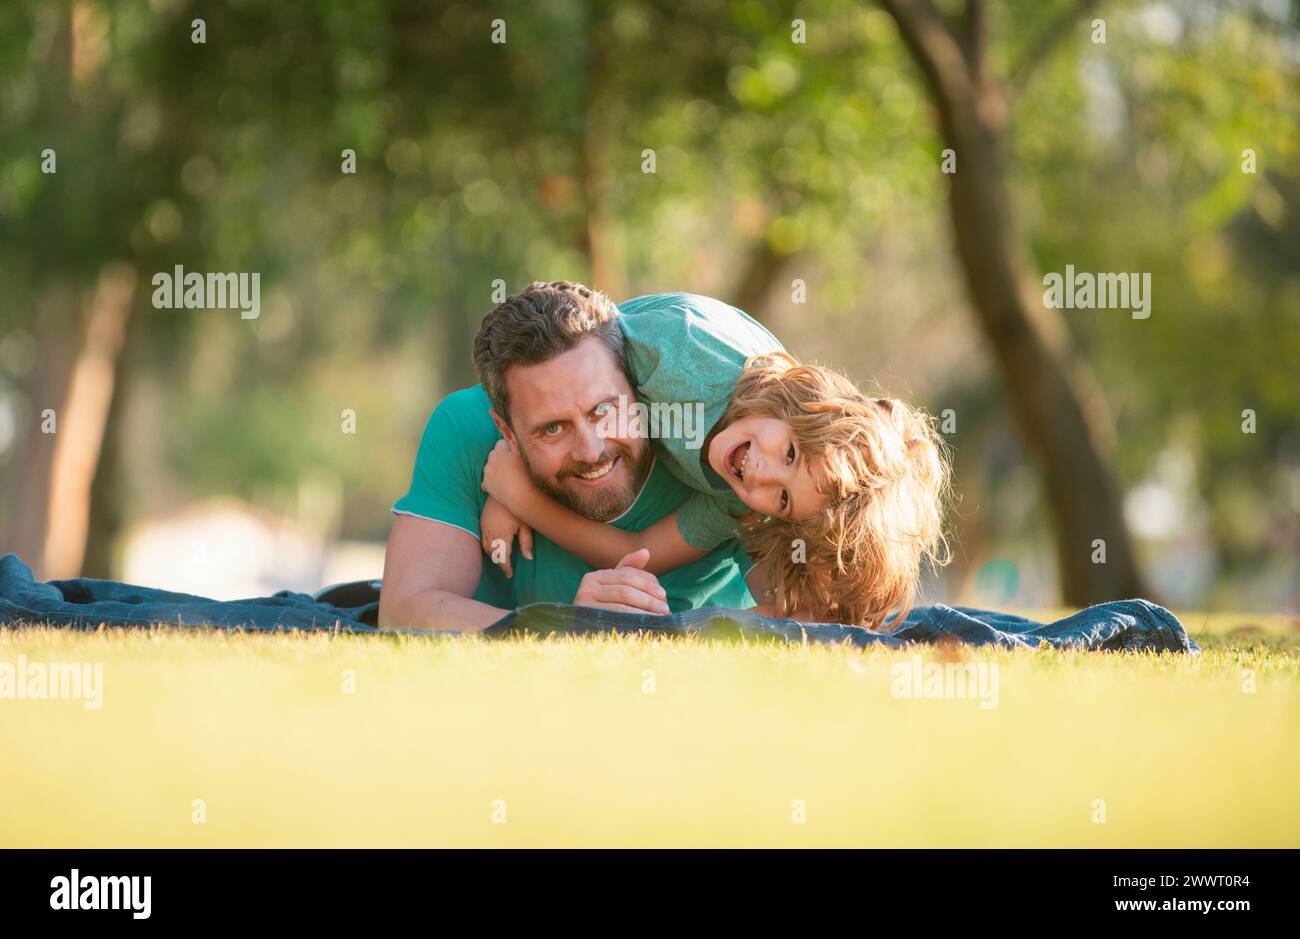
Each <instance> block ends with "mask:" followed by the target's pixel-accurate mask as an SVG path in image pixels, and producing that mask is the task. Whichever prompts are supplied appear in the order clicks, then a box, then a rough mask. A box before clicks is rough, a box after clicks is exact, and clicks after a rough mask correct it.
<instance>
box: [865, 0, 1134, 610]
mask: <svg viewBox="0 0 1300 939" xmlns="http://www.w3.org/2000/svg"><path fill="white" fill-rule="evenodd" d="M884 6H885V7H886V9H888V10H889V12H890V13H891V14H892V15H893V17H894V19H895V21H896V22H897V23H898V26H899V30H900V32H901V33H902V36H903V40H904V42H905V43H906V45H907V47H908V49H909V51H910V52H911V54H912V57H913V59H914V60H915V61H916V63H917V65H918V66H919V67H920V69H921V71H922V73H923V75H924V76H925V80H926V85H927V87H928V89H929V91H930V95H931V98H932V100H933V103H934V105H935V107H936V110H937V111H938V114H939V123H940V129H941V132H942V134H943V139H944V143H945V146H947V147H949V148H951V149H952V150H954V151H955V153H956V160H957V166H956V172H955V173H952V174H950V175H949V177H948V178H949V180H950V186H951V191H950V199H949V209H950V214H951V217H952V223H953V232H954V236H955V240H956V247H957V254H958V257H959V259H960V262H961V267H962V271H963V273H964V274H965V280H966V285H967V289H968V291H969V293H970V297H971V301H972V304H973V306H974V310H975V314H976V316H977V318H978V320H979V324H980V327H981V329H982V330H983V333H984V335H985V337H986V338H987V339H988V341H989V345H990V347H991V349H992V351H993V354H994V357H995V359H996V361H997V364H998V368H999V370H1000V371H1001V373H1002V378H1003V381H1004V382H1005V383H1006V386H1007V389H1008V391H1009V393H1010V398H1011V400H1012V406H1013V409H1014V411H1015V415H1016V419H1017V422H1018V424H1019V427H1020V431H1021V433H1022V434H1023V435H1024V437H1025V439H1026V441H1027V443H1028V446H1029V448H1030V450H1031V451H1032V452H1034V453H1035V454H1036V456H1037V457H1038V459H1039V462H1040V463H1041V465H1042V469H1043V473H1044V480H1045V490H1046V493H1047V497H1048V502H1049V505H1050V508H1051V511H1052V515H1053V518H1054V521H1055V537H1056V554H1057V563H1058V566H1059V569H1060V574H1061V589H1062V594H1063V598H1064V601H1065V602H1066V603H1069V604H1072V605H1086V604H1091V603H1098V602H1102V601H1105V600H1114V599H1121V598H1126V597H1134V596H1145V595H1146V594H1147V590H1146V587H1145V586H1144V583H1143V580H1142V578H1141V575H1140V573H1139V571H1138V567H1137V562H1136V558H1135V556H1134V553H1133V547H1132V543H1131V541H1130V539H1129V534H1128V529H1127V528H1126V526H1125V524H1124V518H1123V511H1122V507H1121V502H1120V493H1119V490H1118V487H1117V486H1116V484H1115V482H1114V480H1113V479H1112V477H1111V474H1110V471H1109V468H1108V457H1109V456H1110V453H1111V451H1112V449H1113V439H1112V433H1111V425H1110V421H1109V418H1108V416H1107V414H1106V408H1105V402H1104V400H1103V399H1102V397H1101V394H1100V391H1099V389H1098V388H1097V386H1096V382H1095V380H1094V378H1093V377H1092V373H1091V370H1090V369H1089V368H1088V367H1087V366H1086V365H1085V364H1084V363H1082V362H1077V361H1075V360H1074V358H1073V356H1072V354H1071V349H1070V343H1069V334H1068V332H1067V331H1066V328H1065V324H1064V322H1063V321H1062V320H1061V317H1060V315H1059V314H1058V313H1057V312H1056V311H1055V310H1049V309H1047V308H1046V307H1044V306H1043V305H1042V304H1041V303H1040V302H1039V299H1040V294H1039V291H1037V290H1036V289H1035V288H1034V286H1033V285H1032V282H1031V281H1030V280H1029V279H1028V277H1027V276H1026V274H1025V271H1026V270H1027V269H1028V265H1026V264H1025V263H1024V261H1023V259H1022V255H1021V249H1020V246H1019V243H1018V242H1017V240H1016V235H1015V228H1014V225H1013V220H1012V217H1011V208H1010V200H1009V198H1008V194H1007V187H1006V175H1005V167H1004V162H1003V147H1004V128H1005V126H1006V109H1007V98H1006V96H1005V94H1004V93H1003V90H1002V88H1001V87H1000V85H999V83H998V82H997V81H996V80H994V79H993V78H992V77H990V76H989V75H988V74H986V73H985V71H984V67H983V37H982V34H981V32H980V29H981V25H980V21H981V17H980V15H979V10H980V4H979V2H978V0H968V2H967V8H966V23H967V24H968V32H967V33H966V34H965V35H963V36H960V37H958V36H956V35H954V33H953V32H952V27H951V26H949V25H948V21H946V20H945V19H944V18H943V16H942V15H941V14H939V13H938V11H937V10H936V9H935V8H934V6H933V5H932V4H931V3H930V2H928V0H884ZM1098 541H1100V542H1102V543H1103V544H1104V557H1105V562H1104V563H1094V560H1093V557H1094V554H1095V553H1097V547H1096V543H1097V542H1098Z"/></svg>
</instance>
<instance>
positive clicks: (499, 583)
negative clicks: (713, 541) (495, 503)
mask: <svg viewBox="0 0 1300 939" xmlns="http://www.w3.org/2000/svg"><path fill="white" fill-rule="evenodd" d="M490 407H491V405H490V404H489V403H488V397H487V393H486V392H484V391H483V387H482V386H481V385H475V386H474V387H473V388H465V389H463V390H461V391H457V392H454V393H453V394H450V395H448V396H447V397H446V398H445V399H443V401H442V403H441V404H439V405H438V407H437V409H436V410H435V411H434V412H433V416H432V417H430V418H429V422H428V424H427V425H425V428H424V436H423V437H422V438H421V439H420V449H419V452H418V453H417V455H416V458H415V471H414V472H413V473H412V477H411V488H410V491H408V492H407V494H406V495H404V496H403V497H402V498H401V499H399V500H398V501H397V503H396V504H395V505H394V506H393V511H394V512H395V513H398V514H405V515H415V516H418V517H420V518H427V519H431V520H433V521H435V522H442V523H444V524H446V525H452V526H454V527H456V528H460V529H463V530H464V531H467V532H469V533H470V534H471V535H473V536H474V537H475V538H479V537H480V534H479V516H480V515H482V513H483V503H484V502H485V501H486V499H487V494H486V493H485V492H483V490H482V488H481V484H482V481H483V467H484V466H485V465H486V464H487V459H488V454H490V453H491V452H492V448H493V447H494V446H496V442H497V441H498V440H499V439H501V435H500V433H498V431H497V429H496V425H495V424H493V423H492V418H491V417H489V416H488V410H489V408H490ZM691 495H692V490H691V489H690V488H689V487H688V486H686V485H685V484H684V483H682V482H681V481H680V480H679V479H677V478H676V477H675V476H674V475H673V474H672V473H671V472H669V471H668V470H667V468H665V467H664V466H663V463H662V461H660V460H658V459H656V460H655V461H654V465H653V467H652V468H651V471H650V476H649V478H648V479H647V480H646V484H645V486H644V488H643V489H642V490H641V494H640V495H639V496H637V499H636V502H634V503H633V504H632V507H631V508H629V509H628V510H627V511H626V512H624V513H623V514H622V515H621V516H619V518H617V519H615V520H614V521H613V522H612V523H611V524H613V525H616V526H618V527H619V528H622V529H624V530H625V531H643V530H644V529H646V528H649V527H650V526H651V525H653V524H654V523H655V522H657V521H659V520H660V519H661V518H665V517H667V516H669V515H671V514H672V513H673V512H674V511H676V510H677V508H678V507H679V506H681V504H682V503H684V502H685V501H686V500H687V499H688V498H690V496H691ZM511 567H512V568H513V570H514V577H506V576H505V574H503V573H502V572H501V569H500V568H498V567H497V566H496V565H495V564H493V563H491V561H490V560H489V559H488V558H487V557H486V556H484V559H483V574H482V576H481V577H480V578H479V583H478V589H477V590H476V591H475V592H474V599H475V600H478V601H480V602H482V603H487V604H490V605H492V606H496V607H500V608H502V609H507V610H509V609H514V608H515V607H519V606H524V605H526V604H529V603H543V602H551V603H572V602H573V596H574V594H576V593H577V592H578V585H579V584H580V582H581V581H582V578H583V575H585V574H587V573H588V572H589V571H591V570H592V568H591V567H590V566H589V565H587V564H585V563H584V562H583V561H582V560H581V559H579V558H576V557H574V556H573V555H572V554H569V553H568V552H567V551H565V550H564V549H563V548H561V547H559V546H558V545H556V544H554V543H553V542H551V541H548V540H547V539H546V538H545V537H543V536H542V534H541V533H540V532H537V533H535V534H534V538H533V560H531V561H530V560H528V559H527V558H525V557H524V556H523V554H522V553H520V551H519V542H518V541H517V540H516V542H515V544H514V553H513V555H512V561H511ZM748 570H749V559H748V556H747V555H746V554H745V553H744V551H743V549H741V547H740V545H739V543H738V542H735V541H729V542H726V543H724V544H721V545H719V546H718V547H717V548H715V549H714V550H712V551H710V552H709V553H708V554H706V555H705V556H704V557H702V558H700V559H698V560H696V561H693V562H692V563H690V564H687V565H684V566H682V567H679V568H677V569H676V570H674V571H670V572H669V573H667V574H664V575H663V576H661V577H660V578H659V582H660V583H661V584H663V588H664V590H665V591H666V592H667V594H668V606H669V608H671V609H672V610H673V612H677V611H679V610H689V609H696V608H698V607H704V606H722V607H729V608H731V609H746V608H748V607H751V606H753V605H754V598H753V597H752V596H751V595H750V593H749V588H748V587H746V586H745V580H744V575H745V574H746V573H747V572H748Z"/></svg>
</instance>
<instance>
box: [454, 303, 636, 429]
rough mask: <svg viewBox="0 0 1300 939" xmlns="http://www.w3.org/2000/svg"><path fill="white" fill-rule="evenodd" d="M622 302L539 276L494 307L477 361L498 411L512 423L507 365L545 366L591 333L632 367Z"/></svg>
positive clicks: (478, 340)
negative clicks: (620, 313)
mask: <svg viewBox="0 0 1300 939" xmlns="http://www.w3.org/2000/svg"><path fill="white" fill-rule="evenodd" d="M617 316H618V307H616V306H614V303H613V301H611V300H610V299H609V297H607V296H605V295H604V294H603V293H601V292H600V291H598V290H592V289H590V288H589V287H584V286H583V285H582V284H571V283H569V282H568V281H563V280H554V281H551V282H550V283H542V282H541V281H535V282H534V283H531V284H529V285H528V286H527V287H525V288H524V289H523V290H522V291H520V292H519V293H517V294H515V295H514V296H511V297H507V298H506V299H505V300H504V301H502V302H501V303H500V304H498V305H497V306H496V307H494V308H493V309H492V310H491V311H490V312H489V313H488V314H487V316H485V317H483V323H482V325H480V326H479V328H478V333H477V334H476V335H475V336H474V366H475V368H477V369H478V374H479V380H480V381H482V383H483V389H484V390H485V391H486V392H487V396H488V400H490V401H491V402H492V407H494V408H495V409H496V411H497V413H498V414H500V415H501V417H502V419H503V420H505V421H506V423H509V422H510V396H509V395H508V394H507V393H506V369H508V368H509V367H510V366H512V365H540V364H541V363H543V362H549V361H550V360H551V359H553V358H555V357H556V356H557V355H562V354H564V353H565V352H568V351H569V350H570V349H572V348H574V347H575V346H576V345H578V343H580V342H581V341H582V340H584V339H586V338H587V337H588V336H594V337H595V338H597V339H599V340H600V341H601V342H602V343H603V344H604V345H605V348H607V349H609V351H610V352H611V353H612V354H613V356H614V360H615V361H616V362H617V363H618V367H619V368H620V369H622V370H623V372H624V373H626V372H627V363H626V361H625V360H624V357H623V332H622V330H620V329H619V328H618V323H617V322H616V321H615V319H616V317H617Z"/></svg>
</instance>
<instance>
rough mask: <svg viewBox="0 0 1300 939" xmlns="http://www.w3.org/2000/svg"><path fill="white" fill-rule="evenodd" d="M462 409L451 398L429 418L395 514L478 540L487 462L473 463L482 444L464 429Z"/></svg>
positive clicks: (475, 461)
mask: <svg viewBox="0 0 1300 939" xmlns="http://www.w3.org/2000/svg"><path fill="white" fill-rule="evenodd" d="M460 404H461V402H459V401H457V400H455V399H454V396H453V397H449V398H447V399H446V400H444V401H443V402H442V404H440V405H438V408H437V410H435V411H434V412H433V416H431V417H430V418H429V422H428V423H427V424H426V425H425V428H424V435H423V436H422V437H421V438H420V449H419V451H418V452H417V454H416V457H415V470H414V471H413V472H412V474H411V488H410V490H409V491H408V492H407V493H406V495H404V496H402V498H400V499H398V500H397V502H396V504H394V506H393V512H394V513H397V514H403V515H418V516H420V517H421V518H428V519H432V520H433V521H435V522H443V523H444V524H447V525H454V526H455V527H457V528H461V529H464V530H465V531H467V532H469V533H470V534H472V535H473V536H474V537H475V538H477V537H479V516H480V515H481V514H482V512H483V504H484V502H485V501H486V500H485V498H484V494H483V490H482V489H481V488H480V485H481V482H482V473H483V465H484V463H485V462H486V456H482V457H480V458H479V459H477V460H476V459H475V458H474V457H475V454H477V453H478V451H479V450H481V449H482V442H481V441H478V440H477V436H479V435H474V434H470V433H468V432H467V429H466V428H465V427H464V425H463V420H462V418H463V415H461V414H460V413H459V412H460V411H461V410H462V408H461V407H460V406H459V405H460ZM485 413H486V412H485ZM489 446H490V444H489Z"/></svg>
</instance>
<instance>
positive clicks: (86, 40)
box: [0, 0, 1300, 613]
mask: <svg viewBox="0 0 1300 939" xmlns="http://www.w3.org/2000/svg"><path fill="white" fill-rule="evenodd" d="M196 20H202V25H201V27H200V26H199V25H198V24H196V22H195V21H196ZM496 20H499V21H501V22H498V23H494V21H496ZM198 38H201V39H202V40H203V41H202V42H197V41H195V40H196V39H198ZM501 39H504V42H502V41H500V40H501ZM494 40H497V41H494ZM1100 40H1104V41H1100ZM1298 79H1300V4H1297V2H1295V0H1236V2H1228V0H1223V2H1214V0H1184V2H1154V3H1124V2H1115V3H1097V2H1088V0H1082V2H1080V0H1070V2H1057V0H1052V2H1029V0H1019V2H987V3H985V2H979V0H965V2H962V0H953V2H939V0H934V3H933V4H931V3H929V2H920V3H918V2H909V0H886V2H867V0H862V2H848V0H822V2H799V3H794V2H762V0H730V2H721V0H699V2H693V3H690V4H679V3H674V2H668V0H626V2H614V0H610V2H599V0H587V2H583V0H548V2H546V3H532V2H524V0H499V2H495V3H493V4H490V5H483V6H481V7H480V6H478V5H472V4H464V3H447V2H416V0H406V2H402V0H391V2H382V0H373V2H365V0H347V2H345V0H316V2H313V3H278V4H272V3H260V2H252V0H248V2H238V0H226V2H185V0H150V2H137V3H110V2H94V0H77V2H56V0H17V2H7V3H5V4H4V5H3V7H0V284H2V285H3V289H0V487H2V491H3V499H0V552H9V551H14V552H17V553H18V554H19V555H20V556H21V557H22V558H23V559H24V560H25V561H27V562H28V563H29V564H31V565H32V567H33V568H34V569H35V570H36V572H37V574H38V576H40V577H42V578H61V577H71V576H77V575H87V576H98V577H112V578H116V579H124V580H128V581H132V582H138V583H146V584H150V585H153V586H162V587H171V588H173V589H181V590H187V591H191V592H196V593H200V594H205V595H210V596H216V597H221V598H230V597H236V596H241V595H251V594H260V593H266V592H269V591H274V590H278V589H281V588H286V587H287V588H293V589H299V590H308V591H310V590H313V589H315V588H317V587H319V586H321V585H323V584H326V583H330V582H335V581H340V580H347V579H357V578H364V577H375V576H378V575H379V573H380V570H381V567H382V559H383V542H384V539H385V538H386V536H387V533H388V528H389V524H390V515H389V507H390V506H391V504H392V503H393V501H394V500H395V499H397V498H398V497H399V496H400V495H402V494H403V493H404V492H405V490H406V487H407V484H408V482H409V474H410V470H411V465H412V461H413V458H414V454H415V450H416V445H417V443H418V440H419V436H420V432H421V430H422V428H423V425H424V422H425V420H426V419H427V418H428V416H429V414H430V412H431V411H432V410H433V408H434V407H435V405H436V404H437V403H438V401H439V400H440V399H441V397H442V396H443V395H445V394H447V393H448V392H450V391H452V390H455V389H457V388H461V387H464V386H466V385H470V384H473V383H474V381H475V380H476V379H475V376H474V372H473V368H472V365H471V362H470V356H469V351H470V341H471V337H472V335H473V332H474V330H475V328H476V326H477V323H478V321H479V320H480V319H481V317H482V316H483V314H484V313H485V312H487V310H488V309H490V308H491V307H492V306H493V304H494V292H495V293H497V294H498V297H497V298H499V294H500V292H502V291H504V292H514V291H516V290H518V289H520V288H521V287H523V286H525V285H526V284H527V283H528V282H530V281H532V280H539V279H540V280H552V279H570V280H578V281H583V282H586V283H589V284H592V285H593V286H596V287H598V288H600V289H601V290H603V291H605V292H606V293H608V294H609V295H610V296H611V297H613V298H614V299H615V300H622V299H625V298H628V297H630V296H634V295H636V294H641V293H650V292H659V291H667V290H684V291H691V292H697V293H704V294H709V295H713V296H717V297H720V298H723V299H725V300H728V301H730V302H732V303H735V304H737V305H739V306H741V307H742V308H744V309H746V310H747V311H748V312H750V313H751V314H753V315H754V316H756V317H758V318H759V319H761V320H762V321H763V322H765V323H766V324H767V325H768V326H769V327H770V328H771V329H772V330H773V331H774V332H776V333H777V334H778V335H779V336H780V337H781V338H782V339H783V341H784V342H785V343H786V345H787V347H788V348H790V350H791V351H792V352H794V353H795V354H796V355H798V356H800V357H801V358H803V359H805V360H812V361H818V362H821V363H824V364H827V365H831V366H833V367H836V368H838V369H840V370H842V371H844V372H846V373H847V374H849V375H850V376H851V377H852V378H854V379H855V380H857V381H859V382H860V383H863V384H864V385H867V386H869V387H878V388H879V389H880V390H881V391H882V392H887V393H890V394H894V395H897V396H900V397H903V398H905V399H907V400H909V401H911V402H913V403H916V404H919V405H922V406H924V407H926V408H927V409H929V410H930V411H931V412H933V413H934V414H936V415H941V416H942V417H943V418H944V421H945V424H944V431H945V435H946V438H947V440H948V441H949V443H950V444H951V447H952V450H953V454H954V460H955V467H956V492H957V494H958V500H957V501H956V502H955V504H954V506H953V509H952V512H951V515H950V517H951V531H952V536H953V545H954V561H953V563H952V565H951V566H950V567H948V568H947V569H945V570H944V571H943V572H942V573H941V574H940V575H939V576H938V577H936V578H933V579H932V582H930V583H929V584H928V587H927V591H926V596H925V598H924V599H925V600H926V601H928V602H935V601H944V602H950V603H972V604H977V605H984V606H1009V607H1014V606H1022V607H1023V606H1045V605H1055V604H1061V603H1067V604H1083V603H1089V602H1095V601H1099V600H1107V599H1115V598H1117V597H1128V596H1134V595H1144V596H1149V597H1152V598H1154V599H1157V600H1159V601H1161V602H1164V603H1167V604H1170V605H1176V606H1180V607H1183V608H1194V609H1235V610H1247V611H1249V610H1259V611H1265V610H1268V611H1281V612H1290V613H1294V612H1297V611H1300V378H1298V376H1300V118H1298V109H1300V105H1298V104H1297V96H1296V92H1297V90H1298V87H1300V83H1298ZM945 150H950V151H951V158H950V163H951V162H952V161H954V160H955V167H954V166H951V165H950V166H949V167H948V168H950V169H952V168H955V170H956V172H955V173H945V172H943V171H942V169H943V164H944V160H945V155H944V151H945ZM50 151H52V154H51V153H50ZM345 151H352V152H353V153H354V154H355V172H346V171H345V169H347V167H345V162H346V161H347V159H348V157H347V155H346V154H345ZM178 264H179V265H183V267H184V269H185V270H186V271H198V272H227V271H230V272H259V273H260V274H261V313H260V315H259V316H258V318H256V319H251V320H248V319H242V318H241V317H240V314H239V311H238V310H233V309H214V310H185V309H157V308H155V307H154V305H153V303H152V294H153V286H152V285H151V278H152V277H153V275H154V274H155V273H157V272H160V271H161V272H170V271H171V270H172V269H173V266H174V265H178ZM1066 265H1073V266H1074V268H1075V269H1076V270H1079V271H1089V272H1146V273H1150V274H1151V281H1152V291H1151V293H1152V295H1151V298H1150V302H1151V315H1150V317H1149V318H1148V319H1134V318H1132V317H1131V316H1130V315H1129V314H1128V313H1127V312H1125V311H1122V310H1050V309H1047V308H1046V307H1045V305H1044V302H1043V286H1042V278H1043V276H1044V274H1046V273H1049V272H1063V271H1064V270H1065V268H1066ZM1099 544H1100V546H1101V547H1100V550H1101V551H1102V552H1103V553H1102V554H1098V551H1099V547H1098V545H1099ZM1102 560H1104V563H1101V562H1100V561H1102Z"/></svg>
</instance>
